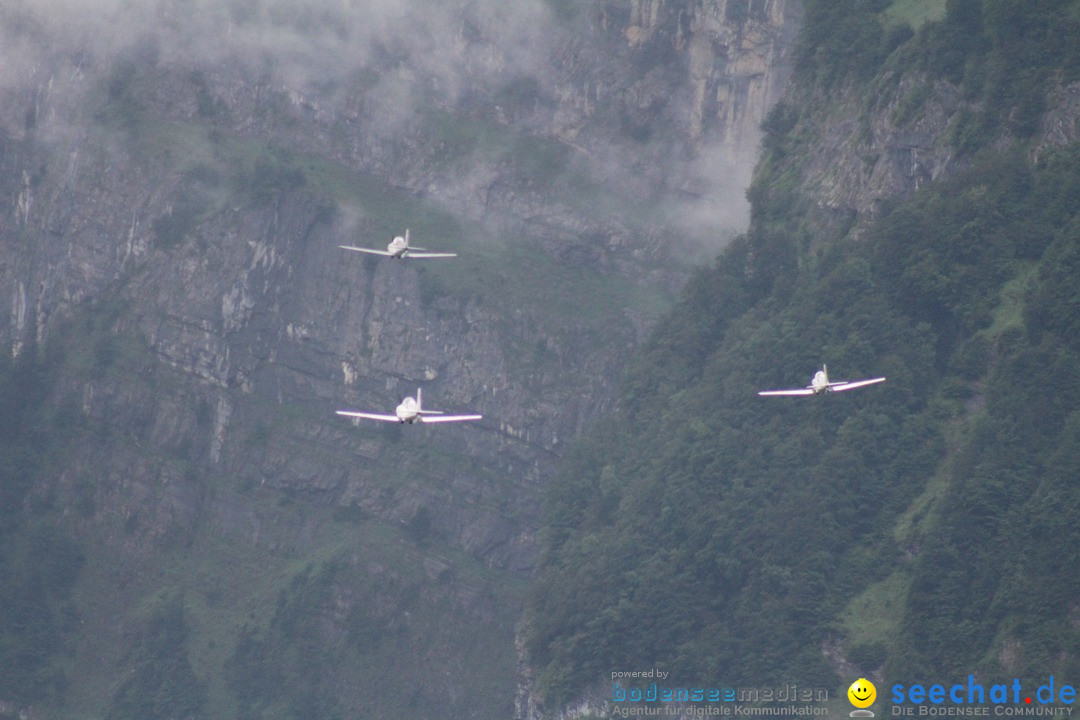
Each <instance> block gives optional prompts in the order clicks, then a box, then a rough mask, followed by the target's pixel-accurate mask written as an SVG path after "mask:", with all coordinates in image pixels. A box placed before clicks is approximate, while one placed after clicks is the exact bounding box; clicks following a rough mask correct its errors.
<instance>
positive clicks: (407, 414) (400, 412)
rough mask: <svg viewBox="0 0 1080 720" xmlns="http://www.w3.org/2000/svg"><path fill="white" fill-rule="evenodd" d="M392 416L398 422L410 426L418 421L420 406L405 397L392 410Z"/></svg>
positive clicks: (413, 400)
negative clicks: (394, 416)
mask: <svg viewBox="0 0 1080 720" xmlns="http://www.w3.org/2000/svg"><path fill="white" fill-rule="evenodd" d="M394 414H395V415H397V417H398V421H399V422H403V423H409V424H412V423H414V422H416V421H417V420H418V419H420V406H419V405H418V404H417V402H416V400H415V399H413V398H411V397H407V398H405V399H404V400H402V401H401V404H400V405H398V406H397V408H395V409H394Z"/></svg>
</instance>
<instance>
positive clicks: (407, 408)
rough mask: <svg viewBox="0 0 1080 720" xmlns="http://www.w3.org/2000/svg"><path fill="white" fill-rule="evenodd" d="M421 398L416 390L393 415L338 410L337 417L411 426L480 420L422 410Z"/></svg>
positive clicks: (468, 416) (480, 416) (469, 416)
mask: <svg viewBox="0 0 1080 720" xmlns="http://www.w3.org/2000/svg"><path fill="white" fill-rule="evenodd" d="M422 403H423V398H422V397H421V395H420V388H417V389H416V397H415V398H411V397H407V398H405V399H404V400H402V401H401V404H400V405H398V406H397V408H396V409H395V410H394V414H393V415H380V414H379V413H366V412H355V411H353V410H338V411H337V414H338V415H344V416H345V417H353V418H365V419H367V420H382V421H383V422H397V423H409V424H410V425H412V424H413V423H414V422H422V423H440V422H462V421H464V420H480V419H482V418H483V416H482V415H447V414H446V413H444V412H441V411H439V410H424V409H423V408H422Z"/></svg>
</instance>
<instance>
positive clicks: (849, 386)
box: [829, 377, 885, 392]
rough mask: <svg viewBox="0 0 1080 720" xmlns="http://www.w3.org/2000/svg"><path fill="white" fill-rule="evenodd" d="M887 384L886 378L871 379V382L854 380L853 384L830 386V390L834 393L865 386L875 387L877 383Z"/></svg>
mask: <svg viewBox="0 0 1080 720" xmlns="http://www.w3.org/2000/svg"><path fill="white" fill-rule="evenodd" d="M880 382H885V378H883V377H880V378H870V379H869V380H854V381H852V382H842V383H837V384H835V385H832V384H830V385H829V389H830V390H832V391H833V392H843V391H844V390H854V389H855V388H860V387H863V386H865V385H874V384H875V383H880Z"/></svg>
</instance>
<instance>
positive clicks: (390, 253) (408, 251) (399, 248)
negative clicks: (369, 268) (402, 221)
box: [338, 228, 457, 258]
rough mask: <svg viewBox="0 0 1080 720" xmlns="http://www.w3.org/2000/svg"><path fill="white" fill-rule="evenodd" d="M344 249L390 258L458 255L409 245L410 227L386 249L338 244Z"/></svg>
mask: <svg viewBox="0 0 1080 720" xmlns="http://www.w3.org/2000/svg"><path fill="white" fill-rule="evenodd" d="M338 247H339V248H341V249H342V250H355V251H356V252H362V253H370V254H372V255H382V256H384V257H390V258H406V257H411V258H448V257H457V253H437V252H427V251H426V250H424V248H418V247H415V246H413V245H409V229H408V228H405V236H404V237H402V236H401V235H398V236H396V237H395V238H394V239H393V240H391V241H390V244H389V245H387V246H386V249H385V250H375V249H374V248H362V247H353V246H352V245H338Z"/></svg>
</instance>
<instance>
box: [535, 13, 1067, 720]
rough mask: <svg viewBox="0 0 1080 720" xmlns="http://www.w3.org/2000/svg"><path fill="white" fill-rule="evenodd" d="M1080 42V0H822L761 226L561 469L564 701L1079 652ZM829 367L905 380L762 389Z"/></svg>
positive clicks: (547, 579) (1000, 678) (550, 539)
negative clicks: (647, 676)
mask: <svg viewBox="0 0 1080 720" xmlns="http://www.w3.org/2000/svg"><path fill="white" fill-rule="evenodd" d="M1078 47H1080V4H1078V3H1076V2H1067V3H1058V2H1023V3H1020V2H1009V1H1007V0H982V1H981V2H980V1H979V0H972V1H970V2H961V1H957V2H953V1H950V2H947V3H933V2H925V3H920V2H907V1H905V2H894V3H888V2H880V3H872V2H857V1H856V0H848V1H844V2H833V1H831V0H830V1H825V0H822V1H819V2H807V3H806V4H805V12H804V19H803V24H802V28H801V31H800V39H799V43H798V46H797V49H796V52H795V54H794V65H795V68H796V70H795V73H794V75H793V77H792V80H791V83H790V85H789V90H788V92H787V94H786V95H785V98H784V100H783V101H782V102H781V103H780V104H778V105H777V106H776V108H774V110H773V111H772V112H771V113H770V115H769V117H768V118H767V119H766V121H765V123H764V128H765V130H766V136H765V138H764V141H763V145H764V148H765V152H764V155H763V158H762V161H761V163H760V164H759V166H758V169H757V172H756V175H755V179H754V182H753V184H752V186H751V188H750V191H749V193H748V194H749V197H750V199H751V202H752V208H751V224H750V229H749V231H748V232H747V233H746V234H745V235H744V236H742V237H740V238H738V239H737V240H736V241H735V242H733V243H732V244H731V245H730V246H729V247H728V248H727V249H726V250H725V251H724V252H723V253H722V254H721V255H720V257H719V259H718V260H717V262H716V263H715V265H713V266H712V267H710V268H708V269H706V270H702V271H700V272H698V273H696V274H695V275H694V277H693V278H692V279H691V281H690V282H689V284H688V285H687V287H686V288H685V289H684V291H683V294H682V296H681V298H680V300H679V302H678V303H677V304H676V306H675V307H674V308H673V309H672V310H671V311H670V312H669V313H668V314H667V315H665V316H664V317H663V318H662V319H661V320H660V322H659V323H658V325H657V329H656V331H655V332H654V333H653V335H652V336H651V337H650V338H649V340H648V341H647V342H646V343H645V344H644V345H643V347H642V349H641V350H640V352H638V353H637V354H636V355H635V358H634V359H633V360H632V361H631V363H630V368H629V370H628V372H627V374H626V377H625V380H624V383H623V386H622V389H621V391H620V395H619V399H618V401H617V405H616V411H615V412H614V414H613V419H612V420H611V422H609V423H605V425H604V426H603V427H600V428H596V429H594V430H593V431H591V432H589V433H588V434H587V436H586V437H585V438H584V439H583V440H582V441H580V442H578V443H576V444H575V446H574V448H573V451H572V452H570V453H568V454H567V456H566V457H565V458H564V463H563V464H562V466H561V467H560V473H559V477H558V479H557V481H556V482H555V483H554V485H553V486H552V489H551V491H550V493H549V499H548V504H547V510H546V515H545V517H546V518H547V527H546V532H545V553H544V557H543V561H542V563H541V570H540V575H539V580H538V582H537V584H536V588H535V590H534V591H533V592H532V593H531V599H530V612H529V618H530V619H529V642H528V647H529V652H530V657H531V658H532V661H533V665H534V666H535V667H536V671H537V676H538V683H537V684H538V687H539V689H540V695H542V697H543V700H544V702H545V706H546V707H547V708H548V712H549V713H552V712H556V711H557V709H558V708H563V707H573V708H576V709H575V710H574V713H572V714H580V713H581V712H585V713H586V714H587V713H588V712H589V711H592V712H599V713H602V712H603V701H604V699H605V697H606V698H607V699H608V700H610V698H611V696H610V690H611V685H610V683H611V680H610V678H611V673H612V672H614V671H621V670H638V669H647V668H656V669H658V670H661V671H664V672H667V673H670V675H668V676H667V677H668V680H669V682H668V684H669V685H676V686H705V687H718V686H724V687H780V686H785V687H786V686H787V685H788V684H790V683H792V682H796V683H797V684H798V685H799V686H800V687H821V688H828V689H829V691H830V692H832V693H835V697H837V698H840V699H841V700H840V702H841V703H843V697H844V694H843V693H844V690H845V689H846V687H847V686H848V685H849V684H850V682H851V681H852V680H853V679H855V678H858V677H860V676H862V677H868V678H871V679H872V680H874V681H875V682H878V683H879V685H878V688H879V691H878V692H879V698H881V697H882V693H883V690H882V687H883V684H884V687H890V686H891V685H892V684H893V683H905V684H911V683H924V684H928V683H932V682H944V681H946V680H949V679H955V678H962V677H964V676H966V675H968V674H974V675H975V676H977V677H978V678H980V679H981V680H983V681H984V682H1004V681H1006V679H1011V678H1014V677H1015V678H1020V679H1021V680H1022V681H1023V682H1025V683H1029V686H1034V685H1035V684H1039V683H1044V682H1046V680H1047V678H1048V677H1049V676H1051V675H1052V676H1054V677H1057V678H1072V677H1075V676H1076V673H1077V671H1078V670H1080V667H1078V665H1077V663H1078V658H1080V654H1078V651H1080V635H1078V634H1077V625H1076V609H1077V607H1080V586H1078V585H1077V581H1076V574H1075V573H1074V572H1072V571H1071V570H1069V569H1068V568H1070V567H1071V565H1070V563H1073V561H1074V560H1075V554H1076V552H1077V548H1080V542H1078V541H1080V539H1078V538H1077V537H1075V532H1076V531H1075V523H1074V522H1073V520H1072V518H1073V516H1074V514H1075V507H1076V504H1077V503H1078V502H1080V491H1078V490H1077V488H1076V485H1075V476H1076V475H1075V469H1074V464H1075V461H1076V458H1075V452H1076V448H1077V435H1076V430H1077V417H1076V412H1075V407H1076V406H1077V402H1078V401H1080V377H1077V368H1078V367H1080V355H1078V354H1077V353H1078V351H1080V347H1078V346H1077V344H1076V333H1075V327H1074V326H1075V323H1076V321H1077V318H1078V317H1080V314H1078V310H1080V307H1078V306H1077V301H1076V293H1075V288H1077V287H1080V276H1078V275H1077V272H1078V269H1080V265H1077V263H1076V257H1077V251H1078V248H1080V145H1078V142H1080V134H1078V128H1077V125H1076V117H1077V113H1076V99H1077V97H1078V96H1080V52H1078V51H1077V48H1078ZM823 363H827V364H828V368H829V372H830V377H831V378H832V379H843V378H860V377H873V376H875V375H884V376H887V377H888V380H887V382H886V383H885V384H883V385H878V386H873V387H868V388H864V389H861V390H857V391H854V392H851V393H843V394H842V395H825V396H823V397H814V398H797V397H795V398H763V397H758V396H757V395H756V391H757V390H759V389H765V388H783V387H800V386H802V385H804V384H806V382H807V381H808V380H809V378H810V376H811V375H812V374H813V372H814V370H815V369H816V368H820V367H821V365H822V364H823ZM848 709H850V708H848V707H846V706H845V707H844V709H843V711H844V712H847V710H848Z"/></svg>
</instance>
